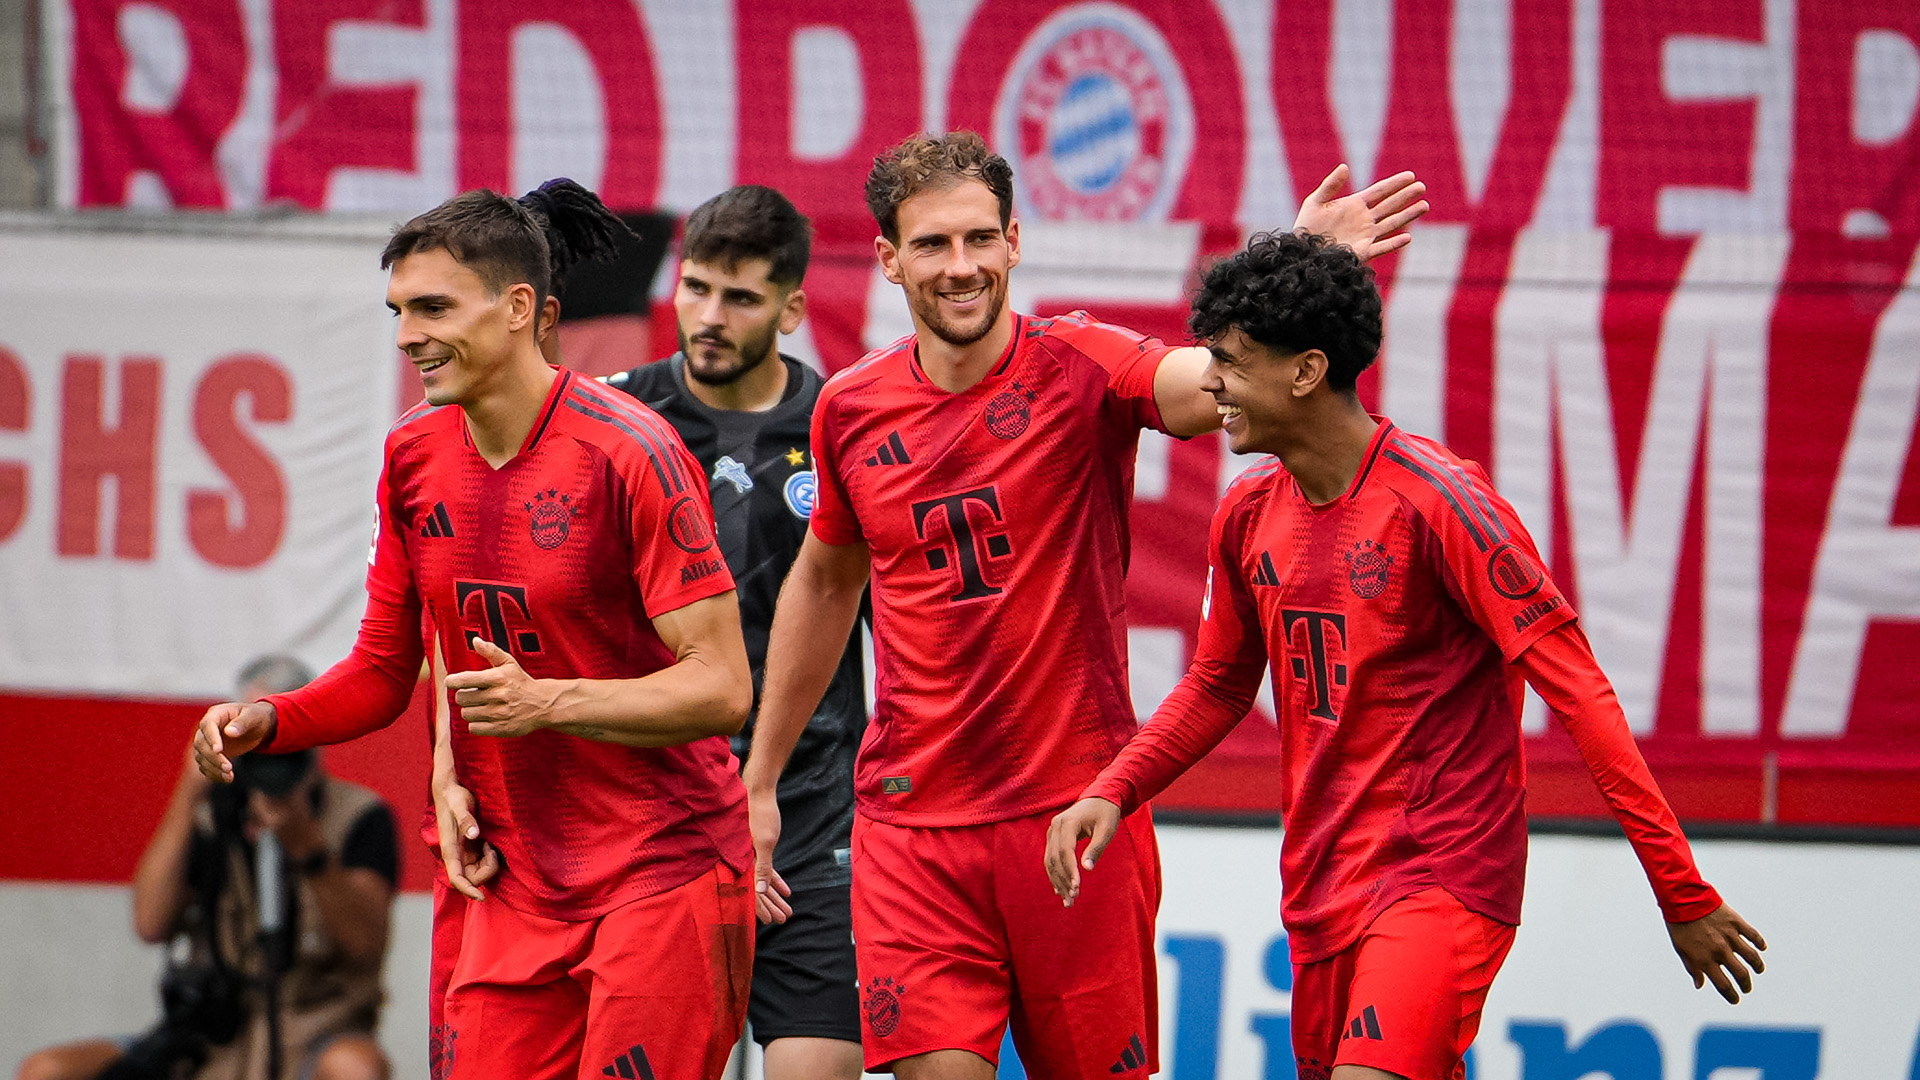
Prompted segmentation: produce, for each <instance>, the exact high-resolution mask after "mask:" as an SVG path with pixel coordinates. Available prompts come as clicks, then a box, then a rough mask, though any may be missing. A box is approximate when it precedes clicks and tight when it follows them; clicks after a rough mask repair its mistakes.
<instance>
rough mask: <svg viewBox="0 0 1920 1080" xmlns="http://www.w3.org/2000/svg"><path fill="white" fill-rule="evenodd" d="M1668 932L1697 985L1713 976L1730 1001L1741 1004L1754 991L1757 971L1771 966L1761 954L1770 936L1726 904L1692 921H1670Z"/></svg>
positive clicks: (1716, 988)
mask: <svg viewBox="0 0 1920 1080" xmlns="http://www.w3.org/2000/svg"><path fill="white" fill-rule="evenodd" d="M1667 936H1668V937H1670V938H1672V939H1673V951H1674V952H1677V953H1679V954H1680V962H1681V963H1683V964H1685V965H1686V966H1687V974H1689V975H1691V976H1693V988H1694V989H1696V990H1698V989H1700V988H1701V987H1702V986H1705V985H1706V984H1707V982H1708V981H1709V980H1711V981H1712V982H1713V988H1714V989H1715V990H1718V991H1720V996H1721V997H1723V998H1726V999H1727V1001H1728V1002H1729V1003H1730V1004H1735V1005H1737V1004H1739V1003H1740V995H1741V994H1751V993H1753V977H1754V975H1757V974H1759V973H1760V972H1762V971H1765V970H1767V965H1766V961H1764V960H1762V959H1761V957H1760V953H1761V952H1762V951H1764V950H1765V949H1766V947H1767V939H1766V938H1763V937H1761V936H1760V931H1758V930H1755V929H1754V928H1753V926H1752V925H1751V924H1749V923H1748V922H1747V920H1745V919H1743V918H1741V917H1740V913H1739V912H1737V911H1735V910H1733V908H1731V907H1729V906H1727V905H1726V904H1721V905H1720V906H1719V907H1717V908H1715V909H1714V910H1713V912H1712V913H1711V914H1707V915H1702V916H1701V917H1700V918H1698V919H1694V920H1692V921H1691V922H1679V923H1675V922H1670V923H1668V924H1667ZM1749 968H1751V969H1752V970H1751V971H1749V970H1748V969H1749ZM1736 986H1738V987H1739V989H1737V990H1736V989H1735V987H1736Z"/></svg>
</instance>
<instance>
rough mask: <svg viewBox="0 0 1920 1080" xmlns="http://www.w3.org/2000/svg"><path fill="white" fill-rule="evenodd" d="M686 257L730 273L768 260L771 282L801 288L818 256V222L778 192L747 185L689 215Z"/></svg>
mask: <svg viewBox="0 0 1920 1080" xmlns="http://www.w3.org/2000/svg"><path fill="white" fill-rule="evenodd" d="M680 257H681V258H683V259H686V260H688V261H689V262H698V263H707V264H709V265H713V266H720V267H724V268H725V269H726V270H728V271H729V272H731V271H732V270H733V268H734V267H736V266H738V265H739V264H740V261H741V260H743V259H765V260H767V262H768V263H769V264H770V265H769V266H768V269H767V280H768V281H771V282H773V283H774V284H775V285H785V286H791V285H798V284H800V281H801V279H803V278H805V277H806V276H807V261H808V260H809V259H811V258H812V257H813V222H812V221H811V220H809V219H808V218H807V215H805V214H803V213H801V212H800V211H799V210H798V209H797V208H796V207H795V206H794V205H793V203H792V202H791V201H789V200H788V199H787V197H786V196H785V195H782V194H780V193H779V192H777V191H775V190H773V189H772V188H770V187H765V186H763V185H760V184H741V185H740V186H738V187H732V188H728V189H727V190H725V191H723V192H721V193H720V194H718V195H715V196H714V197H713V198H711V199H708V200H707V201H706V202H703V203H701V204H700V205H699V206H697V207H695V208H694V211H693V213H691V214H688V215H687V227H686V232H685V234H684V235H683V237H682V239H681V241H680Z"/></svg>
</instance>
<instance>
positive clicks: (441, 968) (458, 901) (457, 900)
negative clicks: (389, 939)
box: [420, 809, 467, 1080]
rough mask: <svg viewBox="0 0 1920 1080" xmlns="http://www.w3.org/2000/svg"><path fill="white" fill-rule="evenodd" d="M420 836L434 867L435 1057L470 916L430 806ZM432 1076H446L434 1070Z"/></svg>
mask: <svg viewBox="0 0 1920 1080" xmlns="http://www.w3.org/2000/svg"><path fill="white" fill-rule="evenodd" d="M420 839H421V840H423V841H425V843H426V845H427V858H428V859H429V860H431V861H430V862H429V863H428V865H430V866H432V867H433V937H432V945H431V948H430V949H429V951H428V953H427V1038H428V1046H429V1047H430V1048H435V1049H432V1050H430V1053H432V1055H433V1057H434V1059H435V1060H436V1061H437V1060H438V1057H439V1055H438V1052H437V1046H438V1043H439V1040H440V1038H441V1037H442V1036H443V1035H444V1034H445V1032H444V1031H443V1030H442V1029H443V1028H444V1027H445V1025H446V1011H447V984H448V983H450V982H452V981H453V961H454V959H455V958H456V957H458V956H459V955H460V927H461V924H463V923H464V922H466V918H467V898H466V897H464V896H462V895H460V894H459V893H458V892H456V891H455V890H454V888H453V887H452V886H451V885H448V884H447V864H446V863H445V862H443V861H442V860H441V858H440V830H439V827H438V826H437V825H436V824H435V822H434V819H433V812H432V810H431V809H429V811H428V812H427V820H426V821H425V822H424V823H422V824H421V826H420ZM433 1080H445V1076H444V1074H443V1073H441V1072H438V1071H435V1072H434V1073H433Z"/></svg>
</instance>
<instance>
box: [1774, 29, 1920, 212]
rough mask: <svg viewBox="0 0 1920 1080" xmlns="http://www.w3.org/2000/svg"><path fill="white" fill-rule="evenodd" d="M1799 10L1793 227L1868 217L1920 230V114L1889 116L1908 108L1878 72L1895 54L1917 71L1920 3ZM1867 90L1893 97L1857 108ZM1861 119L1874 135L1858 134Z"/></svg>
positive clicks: (1910, 106)
mask: <svg viewBox="0 0 1920 1080" xmlns="http://www.w3.org/2000/svg"><path fill="white" fill-rule="evenodd" d="M1798 11H1799V31H1798V34H1799V38H1798V40H1799V51H1800V56H1799V83H1798V86H1797V89H1798V96H1797V99H1796V101H1795V104H1794V110H1793V116H1794V129H1795V137H1794V155H1793V188H1792V190H1793V210H1792V221H1793V227H1794V228H1795V229H1805V230H1812V231H1816V232H1839V231H1841V228H1842V226H1843V225H1844V224H1845V222H1846V218H1847V215H1848V214H1849V212H1851V211H1853V210H1856V209H1858V210H1864V211H1867V212H1868V213H1871V214H1873V215H1875V216H1876V217H1877V218H1878V219H1879V221H1878V223H1877V224H1878V225H1879V226H1880V227H1882V228H1885V229H1886V230H1887V231H1890V232H1892V233H1894V234H1896V235H1912V234H1913V233H1916V232H1920V189H1916V188H1915V187H1914V184H1913V176H1912V171H1913V162H1914V161H1915V160H1916V159H1920V115H1917V114H1916V110H1915V109H1914V108H1913V103H1912V100H1911V99H1908V100H1907V101H1906V102H1904V104H1906V105H1907V106H1908V108H1907V110H1906V115H1905V117H1904V118H1902V117H1900V116H1898V115H1892V114H1889V113H1887V112H1886V110H1887V109H1897V107H1898V106H1899V105H1900V104H1903V103H1902V102H1899V101H1898V98H1899V95H1898V94H1897V93H1895V92H1894V91H1893V89H1892V83H1893V81H1894V80H1890V79H1888V78H1886V77H1885V73H1884V72H1881V73H1876V72H1875V71H1873V70H1872V68H1871V65H1873V64H1874V63H1875V61H1876V59H1877V58H1876V56H1875V54H1876V53H1887V54H1892V55H1891V56H1889V57H1886V59H1891V60H1893V61H1894V62H1896V63H1897V62H1898V58H1899V56H1900V54H1905V56H1906V57H1908V58H1909V60H1908V62H1909V63H1912V62H1915V59H1916V58H1920V5H1916V4H1914V3H1913V2H1912V0H1854V2H1852V3H1846V4H1801V5H1799V7H1798ZM1863 65H1866V66H1867V69H1866V70H1862V69H1861V68H1862V66H1863ZM1861 90H1865V91H1867V92H1868V93H1870V94H1871V93H1877V94H1881V95H1884V98H1883V99H1878V100H1875V101H1871V102H1860V101H1857V100H1855V98H1856V92H1857V91H1861ZM1856 116H1858V117H1860V119H1861V121H1862V122H1864V124H1865V126H1866V127H1867V129H1868V130H1866V131H1864V132H1863V131H1859V130H1857V127H1858V126H1859V125H1857V124H1856V122H1855V117H1856ZM1903 119H1904V123H1903V122H1902V121H1903ZM1862 224H1863V225H1866V226H1868V227H1867V228H1865V229H1861V230H1860V232H1861V234H1862V235H1874V234H1875V232H1876V230H1875V229H1873V228H1872V226H1873V225H1874V224H1875V223H1873V222H1872V221H1871V220H1869V221H1867V222H1863V223H1862Z"/></svg>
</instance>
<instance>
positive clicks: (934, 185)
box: [867, 131, 1013, 244]
mask: <svg viewBox="0 0 1920 1080" xmlns="http://www.w3.org/2000/svg"><path fill="white" fill-rule="evenodd" d="M967 180H978V181H979V182H980V183H982V184H985V185H987V190H989V191H991V192H993V197H994V198H996V199H998V200H1000V227H1001V228H1002V229H1005V228H1006V227H1007V225H1008V224H1009V223H1011V222H1012V221H1013V166H1011V165H1008V164H1007V159H1006V158H1003V157H1001V156H1000V155H999V154H996V153H994V152H993V150H992V149H990V148H989V147H988V146H987V140H985V139H983V138H981V137H980V134H979V133H978V132H974V131H949V132H947V133H946V134H945V135H925V134H922V135H915V136H914V137H913V138H911V139H908V140H906V141H905V142H903V143H900V144H899V145H898V146H895V147H893V148H891V149H889V150H887V151H886V152H884V153H882V154H881V155H880V156H879V157H876V158H874V159H873V169H872V171H870V172H868V173H867V209H868V210H870V211H872V212H873V220H874V223H875V224H877V225H879V226H880V235H882V236H884V237H886V238H887V242H888V243H892V244H897V243H899V242H900V204H901V203H903V202H906V201H907V200H908V199H911V198H913V197H914V196H915V195H918V194H920V193H921V192H923V191H940V190H944V189H946V188H950V187H953V186H954V185H956V184H959V183H962V182H964V181H967Z"/></svg>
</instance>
